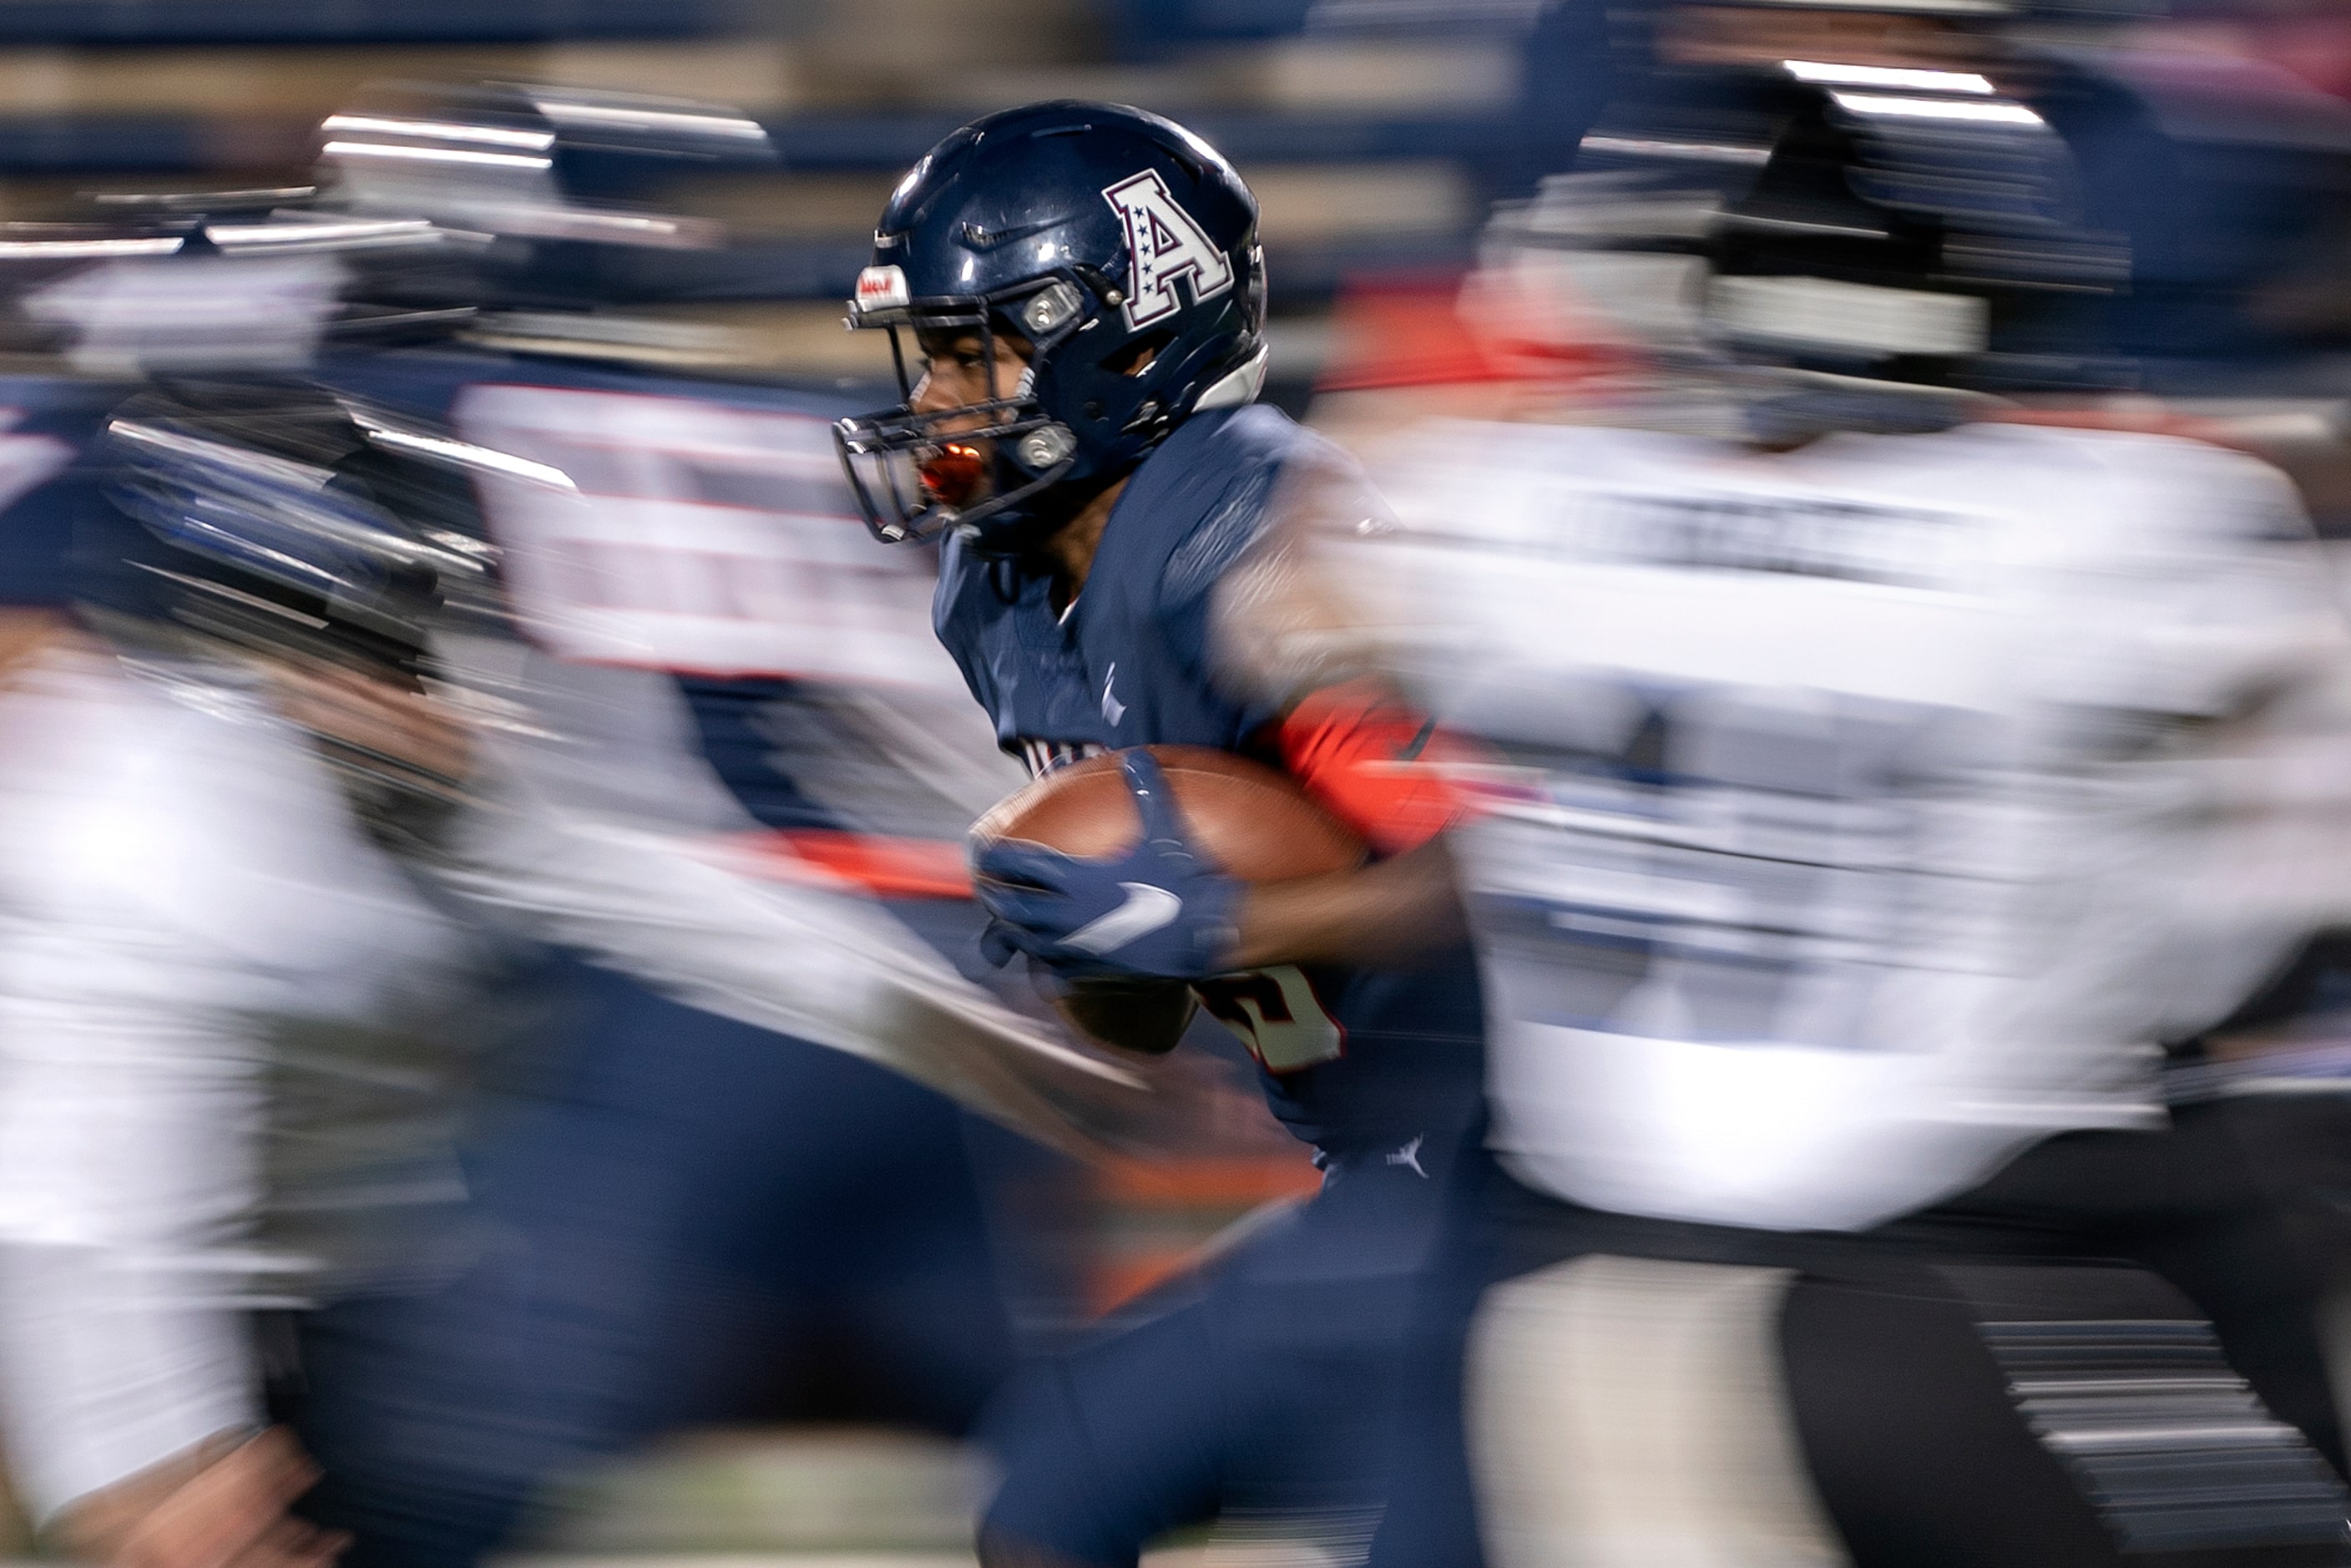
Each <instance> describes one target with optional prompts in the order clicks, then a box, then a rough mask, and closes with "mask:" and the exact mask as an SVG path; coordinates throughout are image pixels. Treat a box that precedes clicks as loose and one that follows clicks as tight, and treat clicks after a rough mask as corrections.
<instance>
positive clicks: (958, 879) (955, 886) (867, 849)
mask: <svg viewBox="0 0 2351 1568" xmlns="http://www.w3.org/2000/svg"><path fill="white" fill-rule="evenodd" d="M738 842H740V843H741V844H742V845H743V846H744V847H745V848H747V849H748V850H749V851H751V852H752V853H754V854H756V855H759V856H761V857H763V858H767V859H772V860H774V861H776V862H778V865H777V868H776V869H777V872H778V874H779V875H783V876H787V877H789V876H792V875H804V874H806V873H807V872H809V871H810V870H811V869H813V870H814V871H816V872H818V873H821V874H822V875H824V876H826V877H830V878H831V879H834V880H836V881H840V882H845V883H851V884H852V885H854V886H857V887H862V888H863V889H864V890H865V891H866V892H868V893H871V894H876V895H877V896H880V897H883V898H969V897H970V896H971V868H970V867H969V866H967V865H966V864H965V863H964V849H963V846H962V845H961V844H952V843H945V842H942V841H938V840H935V839H893V838H884V837H883V836H881V835H879V834H875V833H844V832H831V831H824V830H820V829H815V828H791V829H778V830H776V831H770V832H764V833H747V834H745V835H743V837H742V838H741V839H740V840H738Z"/></svg>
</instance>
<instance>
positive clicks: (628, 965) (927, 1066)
mask: <svg viewBox="0 0 2351 1568" xmlns="http://www.w3.org/2000/svg"><path fill="white" fill-rule="evenodd" d="M494 762H495V764H496V769H495V776H496V778H498V779H499V780H500V785H501V790H500V793H501V799H500V800H499V803H498V805H497V807H496V809H494V810H486V811H485V812H483V813H482V814H481V817H480V819H479V821H478V822H477V824H476V831H474V832H472V833H471V834H470V835H469V838H468V841H467V842H466V844H465V850H464V852H463V853H462V855H461V856H460V858H459V859H458V861H457V862H455V863H453V864H452V865H451V866H449V867H448V868H446V869H445V870H444V881H446V882H447V883H449V884H450V885H451V886H453V887H454V888H455V889H456V890H457V891H458V892H459V893H461V894H464V895H465V896H466V897H467V898H469V899H471V900H473V901H475V903H477V904H481V905H484V906H487V907H490V908H492V909H495V910H496V911H498V912H500V913H501V914H503V915H506V916H507V917H508V918H510V919H514V920H517V921H518V922H520V923H521V924H522V925H525V926H527V927H528V928H529V929H530V930H531V931H532V933H533V934H534V935H537V936H541V937H543V938H547V939H550V940H554V941H558V942H561V943H564V944H567V945H569V946H576V947H579V948H581V949H584V950H585V951H587V952H588V953H590V954H591V955H592V956H595V957H596V958H598V959H599V960H600V961H601V962H604V963H606V964H609V965H610V966H611V967H613V968H616V969H619V970H621V971H622V972H624V973H627V974H630V975H632V976H633V977H636V978H638V979H640V980H643V981H644V982H645V983H646V984H648V985H650V986H653V988H656V989H658V990H660V991H662V992H664V994H666V995H668V996H671V997H673V998H676V999H677V1000H680V1001H682V1002H684V1003H686V1004H687V1005H689V1006H692V1007H698V1008H702V1009H706V1010H708V1011H711V1012H715V1013H718V1014H720V1015H722V1016H724V1017H726V1018H732V1019H738V1020H740V1021H742V1022H745V1023H749V1024H754V1025H757V1026H758V1027H759V1028H762V1029H768V1030H776V1031H778V1032H779V1033H784V1034H789V1035H794V1036H797V1037H799V1038H800V1039H803V1040H813V1041H815V1042H816V1043H818V1044H820V1045H825V1046H830V1047H831V1048H832V1049H834V1050H837V1051H848V1052H849V1053H850V1054H852V1055H853V1056H859V1057H862V1058H864V1059H865V1060H867V1061H872V1062H875V1063H877V1064H879V1065H881V1066H883V1067H888V1068H891V1069H893V1070H894V1071H899V1072H903V1073H904V1074H905V1075H906V1076H908V1077H910V1078H913V1079H914V1080H915V1081H916V1082H921V1083H924V1084H926V1085H928V1086H929V1087H931V1088H933V1089H936V1090H938V1091H939V1092H942V1093H945V1094H947V1095H949V1096H951V1097H953V1098H955V1099H956V1100H958V1101H961V1102H962V1103H965V1104H966V1105H968V1106H969V1107H971V1108H972V1109H973V1110H976V1111H977V1112H979V1113H982V1114H984V1115H987V1116H988V1117H990V1118H992V1119H994V1120H996V1121H998V1122H1001V1123H1003V1124H1006V1125H1008V1126H1010V1127H1012V1128H1014V1129H1016V1130H1017V1131H1019V1132H1023V1133H1026V1134H1029V1135H1030V1136H1032V1137H1035V1138H1038V1139H1039V1140H1040V1141H1042V1142H1045V1143H1048V1144H1051V1145H1055V1146H1057V1147H1061V1148H1063V1149H1066V1150H1069V1151H1071V1152H1073V1153H1078V1154H1081V1155H1098V1154H1100V1153H1102V1150H1103V1145H1105V1144H1117V1143H1122V1142H1124V1141H1126V1139H1127V1138H1128V1136H1129V1134H1128V1128H1129V1126H1130V1124H1131V1123H1132V1120H1133V1118H1134V1116H1135V1115H1137V1114H1138V1113H1139V1112H1140V1110H1141V1108H1142V1105H1143V1103H1144V1101H1145V1100H1146V1099H1147V1094H1146V1092H1145V1087H1144V1083H1143V1082H1142V1081H1141V1080H1140V1079H1137V1078H1135V1077H1134V1076H1133V1075H1132V1074H1130V1073H1128V1072H1126V1071H1123V1069H1120V1068H1118V1067H1114V1066H1113V1065H1111V1064H1109V1063H1107V1062H1103V1061H1097V1060H1095V1059H1094V1058H1092V1057H1090V1056H1087V1055H1085V1054H1084V1053H1082V1052H1080V1051H1075V1050H1072V1049H1071V1048H1070V1047H1069V1046H1067V1045H1065V1044H1063V1043H1061V1042H1060V1041H1058V1040H1053V1039H1051V1038H1050V1037H1049V1036H1048V1035H1047V1033H1046V1032H1045V1031H1044V1030H1041V1029H1040V1028H1039V1027H1037V1026H1036V1025H1034V1024H1032V1023H1031V1022H1029V1020H1028V1019H1023V1018H1020V1017H1019V1015H1017V1014H1015V1013H1013V1012H1011V1011H1009V1010H1008V1009H1006V1008H1004V1007H1003V1006H1001V1005H1000V1004H998V1002H997V1001H996V1000H995V999H994V998H991V997H989V996H988V995H987V993H986V992H984V991H982V990H980V989H979V988H977V987H976V986H973V985H972V984H970V983H969V982H968V981H967V980H965V979H964V978H963V977H961V976H960V975H957V974H956V972H955V971H954V970H953V969H952V968H950V967H948V966H947V964H946V961H945V960H943V959H941V958H940V957H939V956H937V955H936V954H935V952H933V951H932V949H931V948H930V947H929V946H926V945H925V944H924V943H923V942H922V941H921V939H920V938H918V937H916V936H914V934H913V933H912V932H910V931H908V930H906V929H905V927H904V926H903V925H900V924H899V923H898V922H897V921H895V920H893V919H892V918H891V917H890V915H888V914H887V913H886V912H884V911H883V910H882V909H881V908H880V907H879V906H878V905H876V904H873V903H872V901H871V900H870V899H867V898H865V897H863V896H862V895H860V894H857V893H856V892H854V891H852V890H851V889H849V888H846V887H844V886H841V885H839V884H834V883H827V882H823V881H820V880H817V879H815V878H814V877H811V878H810V879H809V880H805V881H799V882H785V881H779V880H778V879H777V877H776V875H775V868H774V866H773V865H772V863H762V862H754V861H753V860H752V859H750V858H749V857H748V856H747V855H745V854H743V853H742V852H737V851H731V850H729V849H728V848H726V846H724V845H723V844H719V843H716V842H714V841H711V840H710V839H709V838H708V837H707V836H704V835H696V834H690V833H684V832H677V831H665V830H662V829H658V828H649V827H645V826H643V825H641V824H640V823H638V822H636V821H631V820H624V819H622V818H619V817H615V816H611V815H606V814H603V813H600V812H597V811H594V810H587V809H584V808H581V807H577V806H573V805H571V804H569V802H567V801H566V800H564V799H563V798H562V794H561V789H560V787H559V783H555V782H552V781H549V780H547V779H544V778H543V777H540V776H538V773H537V771H536V769H534V768H533V766H532V763H531V761H530V759H529V758H528V757H527V756H524V755H522V754H520V753H518V752H517V751H515V750H512V749H507V750H504V751H498V752H496V756H495V758H494Z"/></svg>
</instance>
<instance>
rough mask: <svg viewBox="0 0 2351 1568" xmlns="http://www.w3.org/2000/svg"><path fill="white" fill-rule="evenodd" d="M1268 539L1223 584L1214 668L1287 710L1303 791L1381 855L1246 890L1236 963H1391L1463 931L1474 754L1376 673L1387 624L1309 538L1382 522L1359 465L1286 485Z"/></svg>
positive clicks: (1286, 736) (1294, 771)
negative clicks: (1463, 790)
mask: <svg viewBox="0 0 2351 1568" xmlns="http://www.w3.org/2000/svg"><path fill="white" fill-rule="evenodd" d="M1277 505H1278V507H1280V515H1279V517H1278V520H1277V521H1276V522H1275V523H1274V525H1273V526H1272V527H1271V528H1269V530H1268V532H1267V534H1266V536H1265V538H1263V539H1261V540H1260V542H1259V544H1258V546H1257V547H1256V548H1255V549H1252V550H1251V551H1250V553H1249V555H1248V556H1246V557H1245V558H1243V559H1241V560H1240V561H1239V562H1238V563H1237V564H1236V565H1235V566H1234V567H1233V569H1232V570H1230V571H1228V573H1226V575H1225V577H1224V579H1223V580H1221V581H1220V582H1219V583H1218V584H1217V590H1216V599H1215V601H1214V603H1213V604H1212V607H1211V614H1212V621H1211V624H1212V627H1213V631H1214V643H1213V646H1214V648H1215V652H1216V655H1217V679H1218V680H1219V682H1220V683H1222V684H1224V685H1227V686H1228V688H1229V689H1233V690H1237V691H1238V692H1240V693H1242V694H1243V695H1245V696H1247V697H1248V698H1249V700H1250V701H1251V702H1252V704H1253V705H1255V706H1259V707H1260V708H1262V709H1265V710H1268V711H1270V712H1272V713H1274V714H1276V715H1278V717H1277V718H1276V719H1275V720H1274V722H1273V723H1272V724H1271V725H1270V726H1269V727H1268V738H1269V739H1270V741H1271V743H1272V746H1273V747H1274V749H1275V750H1277V751H1278V753H1279V754H1280V758H1281V761H1282V764H1283V767H1284V768H1285V769H1286V770H1287V771H1288V772H1289V773H1290V777H1291V778H1292V779H1295V780H1296V781H1297V783H1298V784H1299V786H1300V787H1301V789H1304V790H1305V791H1306V792H1307V793H1308V794H1310V795H1311V796H1312V797H1313V798H1314V799H1315V800H1317V801H1318V802H1319V803H1321V804H1322V807H1323V808H1324V809H1325V810H1329V811H1330V812H1331V813H1332V815H1333V816H1335V817H1337V818H1339V820H1340V821H1343V822H1345V823H1346V824H1347V825H1348V826H1349V827H1351V828H1353V829H1354V830H1355V831H1357V832H1358V833H1360V834H1362V835H1363V836H1364V840H1365V841H1368V842H1369V843H1370V844H1371V845H1372V846H1373V848H1374V851H1375V852H1377V853H1378V854H1379V855H1381V856H1383V857H1384V858H1381V859H1375V860H1374V861H1373V862H1370V863H1369V864H1367V865H1365V866H1364V867H1363V868H1361V869H1360V870H1357V871H1353V872H1344V873H1338V874H1335V875H1332V876H1322V877H1301V878H1299V879H1297V880H1295V881H1292V882H1284V883H1258V884H1256V885H1253V886H1251V887H1250V888H1249V891H1248V893H1247V894H1246V896H1245V897H1244V899H1243V902H1242V904H1241V910H1240V917H1239V920H1238V928H1239V945H1238V957H1237V960H1236V961H1237V963H1238V965H1239V966H1240V967H1247V968H1255V967H1261V966H1264V965H1268V964H1281V963H1395V962H1402V961H1406V960H1409V959H1410V958H1412V957H1413V956H1415V955H1416V954H1419V953H1424V952H1427V951H1431V950H1434V949H1437V948H1440V947H1445V946H1452V945H1454V944H1456V943H1458V942H1460V941H1461V940H1463V938H1464V937H1465V936H1466V933H1467V927H1466V925H1465V923H1464V921H1463V919H1462V915H1461V907H1460V903H1459V900H1458V896H1457V894H1456V893H1455V890H1454V884H1453V877H1452V865H1451V862H1450V860H1449V858H1448V856H1447V852H1446V849H1445V846H1444V841H1443V838H1442V835H1443V833H1444V832H1445V831H1446V830H1447V828H1449V827H1450V826H1451V825H1452V824H1453V823H1454V822H1456V821H1459V820H1460V818H1461V817H1462V816H1463V815H1464V814H1465V807H1464V804H1463V802H1462V800H1461V799H1460V798H1459V796H1458V793H1457V791H1456V790H1455V789H1454V788H1453V787H1452V786H1451V785H1450V784H1449V783H1448V782H1447V779H1446V777H1445V772H1444V769H1445V767H1446V766H1447V764H1449V763H1452V762H1456V761H1458V760H1461V759H1462V758H1463V757H1464V756H1465V752H1464V749H1463V747H1462V743H1460V742H1459V741H1458V740H1456V739H1455V738H1454V737H1450V736H1447V735H1446V734H1444V733H1443V732H1442V731H1440V730H1438V729H1437V727H1436V725H1435V724H1434V723H1433V722H1431V721H1430V720H1429V719H1428V717H1427V716H1426V715H1424V714H1423V713H1421V712H1420V711H1419V709H1418V708H1417V707H1416V706H1414V705H1413V704H1412V703H1411V702H1410V701H1409V700H1407V699H1406V698H1405V696H1404V695H1402V694H1401V693H1400V692H1399V691H1398V690H1397V688H1396V687H1395V685H1394V684H1393V683H1392V682H1391V681H1390V680H1389V679H1388V678H1387V677H1386V676H1385V674H1383V673H1382V670H1381V660H1380V658H1379V638H1378V636H1377V629H1376V628H1375V627H1374V626H1372V625H1370V624H1369V623H1368V622H1366V621H1364V619H1363V617H1362V616H1361V615H1360V614H1359V613H1358V612H1356V611H1355V609H1354V607H1353V605H1351V604H1350V603H1349V602H1348V601H1347V598H1346V596H1345V595H1344V594H1343V593H1342V592H1340V591H1339V590H1338V588H1337V587H1336V585H1335V584H1334V583H1333V582H1332V580H1331V574H1330V573H1329V572H1328V571H1327V570H1323V569H1322V565H1321V563H1320V562H1318V560H1317V559H1316V558H1315V555H1314V552H1313V549H1312V545H1313V541H1314V540H1315V538H1317V537H1318V536H1319V535H1321V534H1322V533H1324V532H1326V531H1328V530H1332V529H1339V530H1344V529H1346V528H1353V527H1354V526H1355V525H1356V523H1357V521H1359V520H1360V519H1362V518H1365V517H1384V515H1385V514H1384V511H1383V510H1382V509H1381V504H1380V502H1379V500H1378V497H1376V496H1374V495H1373V494H1372V493H1371V491H1370V489H1369V486H1367V485H1365V484H1364V481H1363V479H1362V476H1361V475H1360V474H1359V473H1357V472H1355V471H1354V470H1353V467H1352V465H1331V466H1329V467H1327V468H1323V467H1317V468H1315V469H1313V470H1311V472H1309V473H1308V474H1306V475H1305V476H1303V477H1302V478H1300V479H1298V480H1296V481H1293V482H1291V483H1290V484H1287V485H1285V486H1284V489H1283V493H1282V496H1281V497H1280V500H1279V502H1278V503H1277Z"/></svg>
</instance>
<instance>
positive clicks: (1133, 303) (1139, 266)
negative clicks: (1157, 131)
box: [1102, 169, 1233, 327]
mask: <svg viewBox="0 0 2351 1568" xmlns="http://www.w3.org/2000/svg"><path fill="white" fill-rule="evenodd" d="M1102 200H1104V201H1106V202H1108V203H1109V204H1111V207H1112V208H1113V210H1114V211H1115V212H1116V213H1117V214H1118V215H1119V217H1120V219H1121V220H1122V221H1123V222H1124V224H1125V225H1126V254H1127V256H1129V257H1130V258H1131V259H1130V264H1129V266H1130V271H1129V283H1128V287H1127V291H1126V296H1127V297H1126V303H1125V305H1124V306H1123V309H1124V310H1125V312H1126V324H1127V325H1128V326H1129V327H1147V326H1149V325H1150V324H1151V323H1152V322H1154V321H1157V320H1159V319H1163V318H1165V317H1168V316H1173V315H1174V314H1175V312H1176V311H1177V310H1179V309H1181V308H1183V303H1184V302H1183V300H1182V299H1180V298H1177V296H1176V293H1175V280H1176V279H1177V278H1178V277H1189V278H1190V279H1191V280H1192V302H1193V303H1194V304H1198V303H1200V302H1201V301H1203V300H1207V299H1214V298H1217V296H1218V295H1220V294H1223V293H1225V292H1227V291H1228V290H1229V289H1230V288H1231V287H1232V286H1233V266H1232V263H1231V262H1230V261H1228V260H1227V259H1226V258H1225V254H1224V252H1222V251H1221V250H1218V249H1217V246H1216V242H1215V241H1213V240H1211V239H1210V238H1209V237H1208V235H1207V230H1205V229H1203V228H1202V227H1201V226H1200V225H1199V224H1198V223H1197V222H1196V220H1195V219H1194V218H1193V216H1192V214H1189V213H1187V212H1186V211H1185V210H1184V208H1183V206H1182V204H1179V203H1178V202H1177V201H1176V200H1175V194H1174V193H1172V192H1170V191H1169V190H1168V189H1167V182H1166V181H1165V180H1164V179H1162V178H1161V177H1160V173H1159V171H1158V170H1156V169H1145V170H1144V172H1142V173H1140V174H1136V175H1134V176H1132V177H1130V178H1128V179H1124V180H1121V181H1120V182H1119V183H1117V184H1115V185H1112V186H1110V187H1108V188H1107V189H1105V190H1104V191H1103V192H1102Z"/></svg>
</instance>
